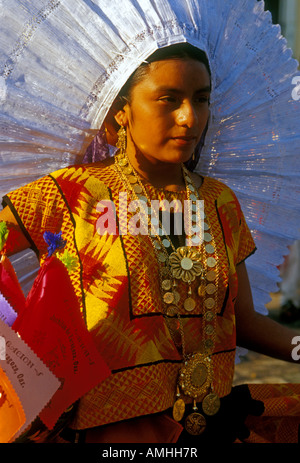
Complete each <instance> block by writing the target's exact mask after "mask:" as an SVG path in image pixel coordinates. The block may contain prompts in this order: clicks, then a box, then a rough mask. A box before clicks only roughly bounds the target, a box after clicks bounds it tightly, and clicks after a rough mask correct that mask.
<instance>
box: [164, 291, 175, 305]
mask: <svg viewBox="0 0 300 463" xmlns="http://www.w3.org/2000/svg"><path fill="white" fill-rule="evenodd" d="M163 299H164V302H165V303H166V304H172V303H173V302H174V294H173V293H170V292H168V293H165V294H164V296H163Z"/></svg>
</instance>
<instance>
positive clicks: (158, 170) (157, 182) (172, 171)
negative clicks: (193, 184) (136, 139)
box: [128, 154, 185, 191]
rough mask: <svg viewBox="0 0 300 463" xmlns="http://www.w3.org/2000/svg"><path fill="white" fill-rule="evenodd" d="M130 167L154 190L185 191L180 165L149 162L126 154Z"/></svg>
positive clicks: (143, 158)
mask: <svg viewBox="0 0 300 463" xmlns="http://www.w3.org/2000/svg"><path fill="white" fill-rule="evenodd" d="M128 158H129V161H130V163H131V165H132V167H133V168H134V169H135V170H136V171H137V172H138V174H139V175H140V176H141V178H142V179H143V181H144V182H146V183H150V184H151V185H152V186H154V187H155V188H164V189H166V190H169V191H182V190H184V189H185V182H184V177H183V174H182V167H181V164H171V163H166V162H160V161H157V162H150V161H149V160H148V159H146V158H145V157H142V158H141V157H138V156H135V155H130V154H128Z"/></svg>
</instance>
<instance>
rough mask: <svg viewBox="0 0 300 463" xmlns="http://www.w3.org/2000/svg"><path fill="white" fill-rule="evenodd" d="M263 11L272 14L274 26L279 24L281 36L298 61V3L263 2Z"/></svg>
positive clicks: (299, 34) (299, 7) (271, 0)
mask: <svg viewBox="0 0 300 463" xmlns="http://www.w3.org/2000/svg"><path fill="white" fill-rule="evenodd" d="M265 9H266V10H269V11H270V12H271V14H272V19H273V23H274V24H280V26H281V32H282V35H283V36H284V37H285V38H286V39H287V41H288V46H289V47H290V48H291V49H292V50H293V52H294V58H296V59H297V60H298V61H300V27H299V26H300V1H299V0H265Z"/></svg>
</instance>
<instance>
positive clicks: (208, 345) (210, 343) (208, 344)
mask: <svg viewBox="0 0 300 463" xmlns="http://www.w3.org/2000/svg"><path fill="white" fill-rule="evenodd" d="M204 347H205V351H206V352H211V351H212V349H213V347H214V342H213V340H212V339H205V341H204Z"/></svg>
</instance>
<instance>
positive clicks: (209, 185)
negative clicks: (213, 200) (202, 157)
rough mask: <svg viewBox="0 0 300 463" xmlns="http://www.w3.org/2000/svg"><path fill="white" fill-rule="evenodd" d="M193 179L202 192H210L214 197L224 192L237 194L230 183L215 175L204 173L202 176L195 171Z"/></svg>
mask: <svg viewBox="0 0 300 463" xmlns="http://www.w3.org/2000/svg"><path fill="white" fill-rule="evenodd" d="M197 177H198V180H196V179H197ZM199 179H200V180H199ZM193 180H194V183H195V185H196V186H198V188H199V191H200V192H202V194H204V193H205V194H209V195H211V196H214V197H218V196H220V195H222V194H229V195H232V196H235V194H234V192H233V190H232V189H231V188H230V187H229V186H228V185H226V183H224V182H222V181H221V180H218V179H216V178H214V177H209V176H203V175H202V176H201V175H199V174H196V173H194V174H193ZM197 183H198V185H197Z"/></svg>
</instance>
